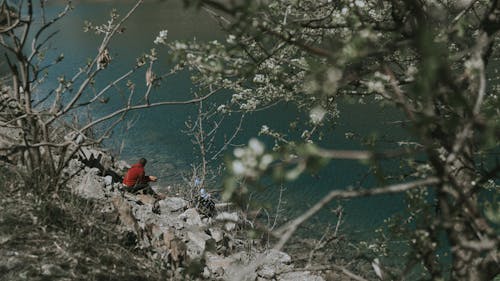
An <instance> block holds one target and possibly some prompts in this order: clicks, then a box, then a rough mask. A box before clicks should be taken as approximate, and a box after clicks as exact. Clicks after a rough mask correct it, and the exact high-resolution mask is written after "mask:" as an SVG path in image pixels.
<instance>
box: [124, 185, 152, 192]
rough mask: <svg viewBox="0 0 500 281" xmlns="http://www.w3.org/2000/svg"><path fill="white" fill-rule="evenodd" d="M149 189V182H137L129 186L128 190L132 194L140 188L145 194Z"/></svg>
mask: <svg viewBox="0 0 500 281" xmlns="http://www.w3.org/2000/svg"><path fill="white" fill-rule="evenodd" d="M150 189H151V188H150V187H149V184H148V183H145V182H144V183H137V184H135V185H134V186H133V187H130V189H129V190H128V192H130V193H133V194H137V193H139V191H141V190H142V191H143V193H146V194H147V193H149V192H150ZM151 191H152V190H151Z"/></svg>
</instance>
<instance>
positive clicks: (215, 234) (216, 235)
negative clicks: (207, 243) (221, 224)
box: [208, 227, 224, 243]
mask: <svg viewBox="0 0 500 281" xmlns="http://www.w3.org/2000/svg"><path fill="white" fill-rule="evenodd" d="M208 230H209V231H210V236H212V238H213V239H214V240H215V243H219V242H220V241H222V239H224V233H223V232H222V230H220V229H217V228H213V227H212V228H209V229H208Z"/></svg>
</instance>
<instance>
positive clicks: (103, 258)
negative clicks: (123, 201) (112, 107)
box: [0, 169, 166, 281]
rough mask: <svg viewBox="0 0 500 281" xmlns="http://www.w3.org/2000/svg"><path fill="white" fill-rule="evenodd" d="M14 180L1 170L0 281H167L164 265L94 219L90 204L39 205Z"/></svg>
mask: <svg viewBox="0 0 500 281" xmlns="http://www.w3.org/2000/svg"><path fill="white" fill-rule="evenodd" d="M14 179H15V176H13V175H12V174H9V173H8V172H7V171H5V170H4V169H2V170H0V182H1V183H2V184H1V185H0V257H2V258H1V259H0V280H2V281H3V280H5V281H7V280H9V281H13V280H134V281H135V280H165V277H166V270H165V269H164V268H163V267H162V265H161V264H160V263H159V262H156V261H155V260H154V259H152V258H149V257H148V256H147V254H146V253H145V252H143V251H141V250H138V249H136V248H135V243H134V241H133V239H128V238H127V237H126V236H124V235H123V234H121V233H119V232H118V230H117V229H116V225H115V224H114V222H113V221H110V219H109V218H105V217H98V216H96V213H98V212H96V208H97V206H95V204H94V203H92V202H88V201H85V200H82V199H80V198H75V197H72V196H70V195H68V194H66V195H61V196H60V197H59V198H58V199H52V200H45V199H44V200H42V199H40V198H36V197H35V196H33V195H32V194H31V193H30V192H28V190H29V189H28V188H24V187H19V186H17V185H16V184H15V183H14V181H15V180H14ZM61 197H64V198H63V199H61ZM162 277H163V278H162Z"/></svg>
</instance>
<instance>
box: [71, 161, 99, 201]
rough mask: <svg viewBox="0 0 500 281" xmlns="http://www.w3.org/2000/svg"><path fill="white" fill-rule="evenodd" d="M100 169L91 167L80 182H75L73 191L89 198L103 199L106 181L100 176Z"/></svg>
mask: <svg viewBox="0 0 500 281" xmlns="http://www.w3.org/2000/svg"><path fill="white" fill-rule="evenodd" d="M98 173H99V169H96V168H92V169H89V171H88V173H87V174H86V175H85V176H83V178H82V179H81V182H80V183H77V184H73V186H72V189H73V191H74V192H75V193H76V194H78V195H80V196H82V197H83V198H87V199H103V198H104V197H105V194H104V190H103V188H104V182H103V179H102V177H100V176H98Z"/></svg>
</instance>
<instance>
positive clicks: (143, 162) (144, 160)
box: [139, 158, 148, 167]
mask: <svg viewBox="0 0 500 281" xmlns="http://www.w3.org/2000/svg"><path fill="white" fill-rule="evenodd" d="M146 163H148V160H146V158H141V159H139V164H141V165H142V166H143V167H144V166H146Z"/></svg>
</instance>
